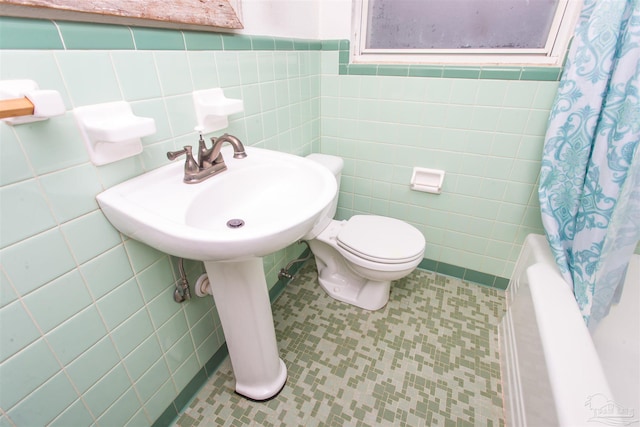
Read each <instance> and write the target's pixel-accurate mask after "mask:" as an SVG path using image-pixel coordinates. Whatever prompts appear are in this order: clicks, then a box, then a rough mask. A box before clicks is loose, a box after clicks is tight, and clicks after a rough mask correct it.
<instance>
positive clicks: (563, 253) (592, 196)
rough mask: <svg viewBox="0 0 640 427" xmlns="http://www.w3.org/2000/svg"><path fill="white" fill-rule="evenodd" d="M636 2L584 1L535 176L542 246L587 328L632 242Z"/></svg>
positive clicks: (639, 4) (639, 188)
mask: <svg viewBox="0 0 640 427" xmlns="http://www.w3.org/2000/svg"><path fill="white" fill-rule="evenodd" d="M639 79H640V0H586V1H585V5H584V8H583V10H582V14H581V16H580V21H579V22H578V26H577V28H576V34H575V37H574V40H573V42H572V45H571V48H570V51H569V54H568V58H567V63H566V65H565V69H564V72H563V75H562V79H561V81H560V86H559V89H558V94H557V96H556V100H555V103H554V106H553V108H552V111H551V116H550V118H549V127H548V129H547V135H546V140H545V145H544V152H543V159H542V167H541V171H540V187H539V196H540V207H541V211H542V222H543V224H544V227H545V231H546V234H547V239H548V240H549V244H550V245H551V248H552V251H553V252H554V255H555V258H556V262H557V264H558V266H559V267H560V270H561V271H562V274H563V275H564V278H565V279H566V281H567V282H568V283H569V284H570V285H571V286H572V287H573V293H574V295H575V297H576V300H577V302H578V305H579V307H580V310H581V311H582V315H583V317H584V320H585V322H586V323H587V325H588V326H589V328H590V329H591V330H593V329H594V328H595V326H596V325H597V323H598V321H599V320H600V319H602V318H603V317H604V316H606V314H607V313H608V312H609V307H610V306H611V304H612V302H614V301H615V299H616V297H617V295H619V294H620V291H621V289H620V288H621V287H620V284H621V283H622V281H623V280H624V276H625V272H626V267H627V264H628V261H629V258H630V256H631V255H632V253H633V251H634V249H635V248H636V245H637V243H638V240H639V239H640V149H639V148H638V145H639V142H638V141H639V140H640V100H639V98H640V82H639Z"/></svg>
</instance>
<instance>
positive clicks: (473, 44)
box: [351, 0, 582, 67]
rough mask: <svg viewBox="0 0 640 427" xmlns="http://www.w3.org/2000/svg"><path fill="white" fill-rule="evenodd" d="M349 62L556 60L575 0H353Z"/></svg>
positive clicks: (567, 35) (541, 62)
mask: <svg viewBox="0 0 640 427" xmlns="http://www.w3.org/2000/svg"><path fill="white" fill-rule="evenodd" d="M353 1H354V4H355V7H354V11H355V13H354V38H353V40H352V41H353V44H352V49H351V62H353V63H401V64H410V63H437V64H448V63H451V64H492V65H500V64H516V65H549V66H556V67H557V66H559V65H561V64H562V61H563V59H564V56H565V53H566V48H567V45H568V43H569V40H570V39H571V36H572V35H573V31H574V28H575V23H576V21H577V18H578V15H579V12H580V8H581V6H582V2H581V0H353Z"/></svg>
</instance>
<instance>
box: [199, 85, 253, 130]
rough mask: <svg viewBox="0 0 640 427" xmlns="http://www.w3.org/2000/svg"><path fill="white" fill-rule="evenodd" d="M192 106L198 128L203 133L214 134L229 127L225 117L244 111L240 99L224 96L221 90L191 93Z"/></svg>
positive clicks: (214, 89)
mask: <svg viewBox="0 0 640 427" xmlns="http://www.w3.org/2000/svg"><path fill="white" fill-rule="evenodd" d="M193 104H194V106H195V109H196V119H197V120H198V126H199V127H201V128H202V129H203V132H204V133H208V132H214V131H217V130H220V129H224V128H226V127H227V126H229V119H228V117H227V116H229V115H230V114H234V113H240V112H241V111H243V110H244V105H243V103H242V100H241V99H230V98H227V97H225V96H224V93H223V92H222V89H220V88H213V89H204V90H196V91H194V92H193Z"/></svg>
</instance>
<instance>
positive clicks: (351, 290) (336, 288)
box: [318, 274, 391, 311]
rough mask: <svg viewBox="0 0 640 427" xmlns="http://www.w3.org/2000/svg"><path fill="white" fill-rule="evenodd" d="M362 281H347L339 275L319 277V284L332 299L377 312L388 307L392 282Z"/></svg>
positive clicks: (361, 279)
mask: <svg viewBox="0 0 640 427" xmlns="http://www.w3.org/2000/svg"><path fill="white" fill-rule="evenodd" d="M358 279H360V280H353V279H352V280H350V281H348V282H347V281H345V280H344V278H342V277H339V275H336V274H334V275H332V277H322V274H319V275H318V282H320V286H321V287H322V289H324V291H325V292H326V293H327V294H328V295H329V296H330V297H332V298H334V299H336V300H338V301H342V302H346V303H347V304H351V305H355V306H356V307H360V308H364V309H365V310H370V311H376V310H379V309H381V308H382V307H384V306H385V305H387V302H388V301H389V291H390V289H391V282H388V281H387V282H374V281H373V280H367V279H363V278H358Z"/></svg>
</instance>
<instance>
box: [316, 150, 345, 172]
mask: <svg viewBox="0 0 640 427" xmlns="http://www.w3.org/2000/svg"><path fill="white" fill-rule="evenodd" d="M307 159H309V160H313V161H314V162H317V163H320V164H321V165H322V166H324V167H325V168H327V169H329V170H330V171H331V172H332V173H333V175H335V176H338V174H340V173H342V168H343V166H344V160H342V157H338V156H332V155H330V154H320V153H312V154H309V155H308V156H307Z"/></svg>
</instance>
